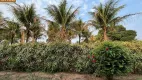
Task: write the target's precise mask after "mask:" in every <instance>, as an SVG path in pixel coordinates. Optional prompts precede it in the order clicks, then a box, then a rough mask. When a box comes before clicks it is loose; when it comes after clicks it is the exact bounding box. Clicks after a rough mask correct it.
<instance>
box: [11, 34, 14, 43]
mask: <svg viewBox="0 0 142 80" xmlns="http://www.w3.org/2000/svg"><path fill="white" fill-rule="evenodd" d="M13 42H14V36H13V35H12V37H11V44H13Z"/></svg>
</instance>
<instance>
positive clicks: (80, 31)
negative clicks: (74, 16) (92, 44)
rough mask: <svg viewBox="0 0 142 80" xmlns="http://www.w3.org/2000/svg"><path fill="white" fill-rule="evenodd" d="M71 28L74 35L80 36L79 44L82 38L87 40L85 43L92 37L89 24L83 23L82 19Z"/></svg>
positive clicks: (76, 21)
mask: <svg viewBox="0 0 142 80" xmlns="http://www.w3.org/2000/svg"><path fill="white" fill-rule="evenodd" d="M71 27H72V29H73V31H74V33H75V34H76V35H77V36H78V42H79V44H80V43H81V38H85V41H88V38H89V37H90V35H91V33H90V32H89V30H88V27H89V24H88V23H85V22H83V21H82V20H81V19H79V20H75V21H74V22H73V23H72V24H71Z"/></svg>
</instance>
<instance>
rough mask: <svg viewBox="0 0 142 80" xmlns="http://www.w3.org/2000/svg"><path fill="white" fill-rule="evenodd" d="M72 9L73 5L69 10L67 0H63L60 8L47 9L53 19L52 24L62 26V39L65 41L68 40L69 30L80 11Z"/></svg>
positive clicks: (51, 7) (49, 7) (50, 7)
mask: <svg viewBox="0 0 142 80" xmlns="http://www.w3.org/2000/svg"><path fill="white" fill-rule="evenodd" d="M72 8H73V6H72V5H71V6H70V7H69V8H67V1H66V0H62V1H61V2H60V4H59V5H58V6H56V5H50V6H48V8H46V10H47V12H48V14H49V15H50V16H51V17H52V18H53V21H50V22H53V23H55V24H58V25H60V39H61V40H63V41H64V40H66V39H67V29H68V27H69V25H70V23H71V22H72V21H73V20H74V18H75V15H76V12H77V11H78V8H77V9H75V10H73V9H72Z"/></svg>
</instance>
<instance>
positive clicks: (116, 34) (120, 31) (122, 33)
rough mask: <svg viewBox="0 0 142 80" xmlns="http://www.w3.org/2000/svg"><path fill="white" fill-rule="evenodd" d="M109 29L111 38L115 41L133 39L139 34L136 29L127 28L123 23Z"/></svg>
mask: <svg viewBox="0 0 142 80" xmlns="http://www.w3.org/2000/svg"><path fill="white" fill-rule="evenodd" d="M113 29H114V30H112V29H111V28H110V29H109V30H108V31H109V32H108V33H107V34H108V36H109V38H110V39H111V40H113V41H116V40H117V41H132V40H134V39H135V37H136V36H137V33H136V31H134V30H126V28H125V27H124V26H122V25H119V26H115V27H113Z"/></svg>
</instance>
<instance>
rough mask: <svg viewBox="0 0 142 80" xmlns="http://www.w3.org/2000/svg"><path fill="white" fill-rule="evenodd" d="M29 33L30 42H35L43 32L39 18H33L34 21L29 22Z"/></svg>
mask: <svg viewBox="0 0 142 80" xmlns="http://www.w3.org/2000/svg"><path fill="white" fill-rule="evenodd" d="M30 31H31V35H32V42H35V41H36V42H37V39H39V38H40V37H41V36H42V35H43V34H44V32H45V29H44V26H42V24H41V22H40V19H38V18H36V19H35V20H34V23H33V24H31V28H30Z"/></svg>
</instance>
